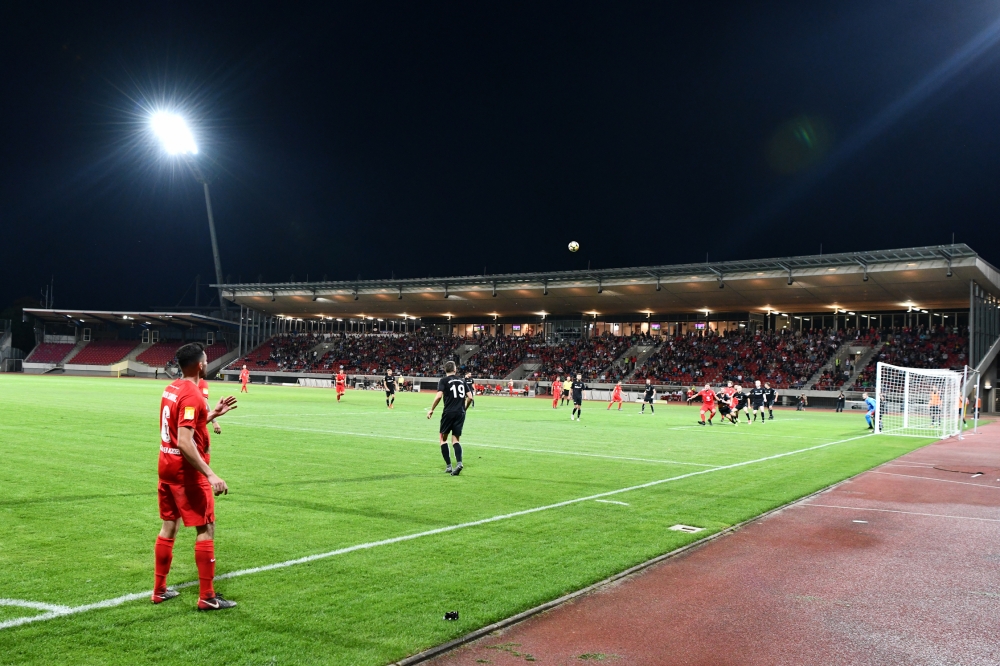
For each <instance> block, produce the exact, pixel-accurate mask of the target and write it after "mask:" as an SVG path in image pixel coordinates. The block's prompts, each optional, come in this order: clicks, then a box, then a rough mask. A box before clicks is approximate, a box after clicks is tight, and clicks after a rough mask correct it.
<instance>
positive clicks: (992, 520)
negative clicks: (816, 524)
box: [799, 502, 1000, 523]
mask: <svg viewBox="0 0 1000 666" xmlns="http://www.w3.org/2000/svg"><path fill="white" fill-rule="evenodd" d="M799 506H820V507H823V508H824V509H847V510H849V511H877V512H879V513H901V514H903V515H906V516H928V517H931V518H954V519H960V520H982V521H984V522H987V523H1000V518H976V517H975V516H950V515H947V514H943V513H919V512H917V511H899V510H897V509H871V508H865V507H860V506H840V505H839V504H813V503H811V502H806V503H803V504H800V505H799Z"/></svg>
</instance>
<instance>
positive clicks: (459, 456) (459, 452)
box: [451, 442, 462, 465]
mask: <svg viewBox="0 0 1000 666" xmlns="http://www.w3.org/2000/svg"><path fill="white" fill-rule="evenodd" d="M451 446H452V448H453V449H455V462H457V463H458V464H459V465H461V464H462V445H461V444H459V443H458V442H455V443H454V444H452V445H451Z"/></svg>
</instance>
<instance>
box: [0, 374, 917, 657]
mask: <svg viewBox="0 0 1000 666" xmlns="http://www.w3.org/2000/svg"><path fill="white" fill-rule="evenodd" d="M231 386H232V384H230V385H228V386H226V385H224V384H221V383H215V382H213V383H212V384H211V391H212V395H213V397H214V398H215V399H217V398H218V397H220V396H222V395H225V394H228V393H230V392H233V393H235V390H232V389H231V388H230V387H231ZM162 390H163V382H157V381H147V380H141V379H134V380H124V381H123V380H110V379H99V378H84V377H69V376H61V377H52V376H48V377H39V376H28V375H0V404H2V405H3V408H2V409H0V440H2V442H3V446H2V450H3V454H4V464H3V466H0V663H2V664H51V663H54V661H58V662H59V663H85V662H87V663H102V664H129V665H133V664H145V663H150V664H151V663H168V662H174V663H179V662H184V663H206V664H210V663H231V664H268V663H274V664H287V663H317V664H318V663H328V664H373V665H374V664H385V663H389V662H393V661H397V660H400V659H403V658H405V657H407V656H408V655H412V654H416V653H419V652H421V651H422V650H425V649H427V648H429V647H432V646H435V645H439V644H441V643H444V642H446V641H449V640H452V639H455V638H457V637H460V636H463V635H466V634H468V633H469V632H471V631H473V630H475V629H478V628H481V627H484V626H487V625H490V624H491V623H494V622H497V621H500V620H503V619H504V618H508V617H510V616H513V615H515V614H517V613H520V612H522V611H525V610H527V609H530V608H534V607H536V606H538V605H539V604H543V603H545V602H548V601H551V600H553V599H556V598H558V597H560V596H563V595H565V594H567V593H569V592H572V591H575V590H579V589H581V588H584V587H586V586H588V585H591V584H593V583H595V582H598V581H601V580H604V579H606V578H608V577H609V576H613V575H615V574H617V573H619V572H621V571H624V570H626V569H628V568H629V567H632V566H635V565H637V564H640V563H642V562H645V561H647V560H649V559H651V558H654V557H656V556H659V555H662V554H664V553H667V552H670V551H672V550H675V549H677V548H679V547H682V546H684V545H686V544H690V543H692V542H694V541H697V540H699V539H702V538H703V537H705V536H710V535H712V534H715V533H717V532H719V531H721V530H724V529H726V528H728V527H731V526H733V525H736V524H738V523H741V522H743V521H746V520H748V519H750V518H753V517H755V516H758V515H760V514H762V513H764V512H767V511H769V510H771V509H774V508H776V507H780V506H783V505H785V504H787V503H789V502H791V501H793V500H795V499H797V498H800V497H803V496H805V495H808V494H810V493H814V492H816V491H818V490H820V489H823V488H825V487H827V486H829V485H831V484H833V483H836V482H838V481H841V480H843V479H846V478H848V477H851V476H854V475H856V474H858V473H860V472H862V471H865V470H867V469H870V468H872V467H874V466H876V465H879V464H881V463H884V462H886V461H889V460H892V459H895V458H897V457H899V456H901V455H903V454H905V453H907V452H909V451H911V450H913V449H916V448H919V447H921V446H923V445H924V444H926V443H928V442H930V441H931V440H930V439H923V438H917V437H889V436H883V435H869V434H867V432H868V431H867V428H866V424H865V421H864V418H863V415H862V414H861V413H859V412H857V411H855V412H853V413H852V412H850V411H848V412H846V413H835V412H831V411H823V412H813V411H810V410H809V409H806V410H804V411H795V410H792V409H779V410H775V413H774V420H769V421H766V422H754V423H751V424H747V423H746V422H745V421H743V422H741V423H740V424H739V426H734V425H732V424H722V423H720V422H719V420H716V422H715V425H713V426H711V427H706V426H699V425H698V424H697V423H696V421H697V419H698V412H699V407H698V406H697V405H694V406H688V405H679V404H662V406H661V405H660V404H658V405H657V410H656V413H655V414H649V413H648V411H647V413H646V414H641V413H640V405H639V403H626V404H625V407H624V409H623V410H622V411H621V412H618V411H608V410H606V409H605V403H603V402H585V403H584V404H583V412H582V419H581V420H580V421H570V419H569V412H570V408H569V407H562V408H559V409H553V408H552V403H551V400H550V399H529V398H507V397H489V396H481V397H477V399H476V404H475V407H474V408H472V409H470V410H469V413H468V416H467V418H466V422H465V432H464V434H463V437H462V444H463V446H464V448H465V471H464V472H463V474H462V475H461V476H460V477H453V476H449V475H446V474H444V473H443V471H444V464H443V461H442V460H441V455H440V451H439V447H438V434H437V421H436V419H435V420H433V421H428V420H427V418H426V410H427V408H428V407H429V406H430V403H431V400H432V394H428V393H400V394H399V395H398V396H397V398H396V401H395V409H393V410H391V411H390V410H387V409H386V408H385V400H384V397H383V395H382V393H381V392H377V391H361V390H350V391H347V393H346V395H345V397H344V399H343V400H342V401H341V402H339V403H338V402H337V401H336V398H335V393H334V391H332V390H328V389H318V388H298V387H282V386H259V385H254V386H253V387H252V390H251V392H250V393H249V394H244V395H242V396H241V397H240V403H239V409H237V410H236V411H235V412H232V413H231V414H228V415H225V416H224V417H222V418H221V419H220V423H221V425H222V428H223V432H222V434H221V435H215V436H213V438H212V450H211V452H212V464H213V466H214V465H218V467H219V469H220V470H223V471H224V474H223V476H224V477H225V479H226V481H227V483H228V484H229V488H230V492H229V494H228V495H225V496H222V497H219V498H218V500H217V505H216V512H217V528H216V534H215V548H216V551H215V552H216V557H217V560H218V563H217V570H216V573H217V576H216V588H217V590H218V591H219V592H221V593H222V594H224V595H225V596H226V598H229V599H233V600H235V601H237V602H238V603H239V606H238V607H237V608H235V609H233V610H232V611H230V612H228V613H220V614H210V616H207V617H206V616H205V615H203V614H199V613H197V612H196V611H195V602H196V599H197V593H196V588H195V587H192V586H196V585H197V571H196V568H195V563H194V559H193V557H192V553H191V551H192V547H193V540H194V535H193V534H192V533H191V530H182V531H181V532H180V534H179V535H178V538H177V544H176V547H175V549H174V561H173V568H172V570H171V574H170V580H169V582H170V584H171V585H172V586H173V587H176V588H177V589H179V590H180V591H181V595H180V596H179V597H178V598H177V599H175V600H171V601H169V602H167V603H164V604H160V605H155V606H154V605H153V604H151V603H150V602H149V595H150V591H151V589H152V584H153V580H152V578H153V576H152V567H151V562H152V557H153V555H152V553H153V542H154V540H155V538H156V529H157V527H156V526H157V524H158V515H157V505H156V487H157V476H156V462H155V461H156V459H157V455H158V449H157V446H158V444H157V436H156V432H157V431H156V428H157V423H156V421H155V415H153V414H152V413H151V410H150V405H155V404H157V401H158V400H159V396H160V393H161V392H162ZM136 433H146V435H143V436H137V435H136ZM679 525H681V526H690V527H692V528H697V529H698V531H696V532H688V531H684V530H676V529H671V528H672V527H676V526H679ZM451 611H457V612H458V620H456V621H445V620H444V619H443V617H444V615H445V613H448V612H451ZM319 645H321V646H322V647H321V649H318V648H317V646H319Z"/></svg>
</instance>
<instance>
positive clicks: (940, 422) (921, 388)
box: [873, 362, 968, 438]
mask: <svg viewBox="0 0 1000 666" xmlns="http://www.w3.org/2000/svg"><path fill="white" fill-rule="evenodd" d="M963 379H964V377H963V375H962V374H960V373H957V372H954V371H952V370H931V369H925V368H904V367H900V366H896V365H890V364H889V363H882V362H879V363H878V364H877V366H876V372H875V395H874V396H873V397H874V398H875V432H876V433H882V434H886V435H904V436H910V437H938V438H944V437H952V436H954V435H960V434H961V432H962V413H963V412H962V409H963V407H964V403H965V389H966V388H967V386H968V384H967V382H964V381H963Z"/></svg>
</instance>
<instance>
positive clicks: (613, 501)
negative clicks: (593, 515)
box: [594, 500, 628, 506]
mask: <svg viewBox="0 0 1000 666" xmlns="http://www.w3.org/2000/svg"><path fill="white" fill-rule="evenodd" d="M594 501H595V502H603V503H604V504H618V505H620V506H628V502H616V501H615V500H594Z"/></svg>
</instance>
